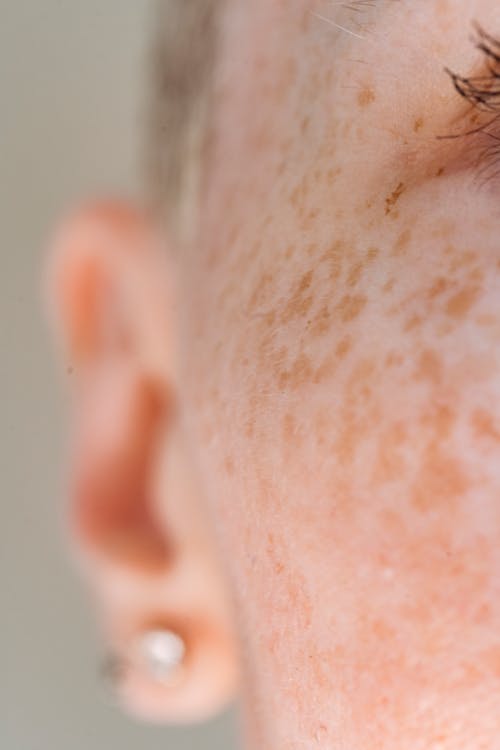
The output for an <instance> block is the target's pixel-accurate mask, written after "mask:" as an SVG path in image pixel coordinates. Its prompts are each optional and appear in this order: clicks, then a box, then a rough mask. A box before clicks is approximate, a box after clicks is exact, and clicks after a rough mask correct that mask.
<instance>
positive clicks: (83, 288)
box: [46, 204, 237, 722]
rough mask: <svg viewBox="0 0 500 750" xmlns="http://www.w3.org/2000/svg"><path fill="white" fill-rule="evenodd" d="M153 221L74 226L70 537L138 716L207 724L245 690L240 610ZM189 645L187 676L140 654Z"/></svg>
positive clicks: (61, 269) (57, 283) (64, 333)
mask: <svg viewBox="0 0 500 750" xmlns="http://www.w3.org/2000/svg"><path fill="white" fill-rule="evenodd" d="M162 244H163V243H162V241H161V238H160V237H158V236H157V235H156V234H155V232H154V231H153V230H152V228H151V226H150V225H149V223H148V221H147V220H146V219H145V217H144V216H142V215H140V214H138V213H137V212H135V211H134V210H133V209H131V208H129V207H126V206H123V205H118V204H99V205H95V206H91V207H89V208H86V209H85V210H83V211H81V212H79V213H78V214H76V215H74V216H73V217H72V218H71V219H70V220H69V221H67V222H66V223H65V224H64V226H63V227H62V228H61V230H60V232H59V233H58V236H57V238H56V241H55V243H54V247H53V250H52V252H51V254H50V257H49V259H48V266H47V274H46V297H47V307H48V310H49V315H50V320H51V324H52V328H53V330H54V332H55V333H56V339H57V341H58V342H59V350H60V352H61V357H62V360H63V364H64V370H65V372H66V373H67V380H68V384H69V393H70V395H71V397H72V401H73V419H72V439H71V449H70V456H69V463H70V468H69V473H68V484H69V494H70V499H71V503H70V506H71V510H70V513H69V521H70V523H69V527H70V531H71V536H72V540H73V544H74V548H75V550H76V551H77V553H78V554H77V556H78V559H79V561H80V563H81V566H82V569H83V571H84V572H85V574H86V576H87V577H88V579H89V581H90V583H91V585H92V587H93V589H94V591H95V592H96V595H97V600H98V602H99V608H100V613H101V620H102V624H103V627H104V630H105V634H106V638H107V639H108V640H109V641H110V643H111V647H112V649H113V651H114V652H115V653H117V654H118V656H119V659H120V660H121V663H122V664H126V665H127V669H126V670H121V672H122V682H121V686H120V694H121V695H122V697H123V699H124V701H125V703H126V704H127V705H128V707H129V708H130V709H131V710H132V711H133V712H135V713H136V714H138V715H139V716H142V717H145V718H149V719H153V720H167V721H173V722H177V721H181V722H184V721H195V720H201V719H205V718H207V717H208V716H210V715H211V714H212V713H214V712H216V711H217V710H219V709H220V708H222V707H223V706H224V705H225V704H226V703H227V702H228V701H229V700H230V699H231V698H232V697H233V693H234V689H235V683H236V673H237V667H236V662H237V659H236V656H235V646H234V637H233V631H232V627H231V622H232V620H231V616H230V607H229V605H228V601H227V597H226V587H225V583H224V580H223V577H222V575H221V567H220V566H219V564H218V560H217V556H216V553H215V548H214V545H213V543H212V536H211V534H210V530H209V526H208V523H207V522H206V519H205V518H204V516H203V512H202V504H201V503H200V487H199V483H198V482H197V479H196V471H195V468H196V467H195V464H194V461H193V460H192V459H191V457H190V453H189V445H188V443H187V441H186V439H185V436H184V434H183V430H182V419H181V417H182V408H181V407H182V405H181V404H180V403H179V401H178V394H177V388H176V383H177V382H178V380H177V372H176V364H177V358H176V342H175V331H176V321H175V319H174V311H175V308H176V306H175V293H176V290H177V285H176V282H175V275H174V271H173V265H172V264H171V263H170V262H169V261H168V260H167V254H166V251H165V250H164V248H163V247H162ZM159 628H160V629H161V628H164V629H168V630H174V632H176V633H177V634H178V635H179V636H180V637H181V638H182V640H183V641H184V643H185V647H186V658H185V662H184V664H183V669H182V679H180V680H176V682H175V685H174V684H168V685H167V684H164V683H160V681H158V680H157V679H155V678H154V676H153V675H152V673H151V671H150V670H149V671H148V669H147V663H146V661H145V660H143V661H141V659H140V658H136V657H137V653H138V651H137V644H138V643H140V642H141V639H142V637H143V636H144V635H145V634H147V633H148V631H150V630H158V629H159Z"/></svg>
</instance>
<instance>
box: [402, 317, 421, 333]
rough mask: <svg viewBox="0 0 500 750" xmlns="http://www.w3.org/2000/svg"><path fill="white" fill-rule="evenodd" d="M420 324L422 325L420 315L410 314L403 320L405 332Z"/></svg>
mask: <svg viewBox="0 0 500 750" xmlns="http://www.w3.org/2000/svg"><path fill="white" fill-rule="evenodd" d="M420 325H422V318H421V317H420V315H412V316H411V317H410V318H408V320H407V321H406V322H405V325H404V328H403V330H404V331H405V332H408V331H412V330H413V329H414V328H418V327H419V326H420Z"/></svg>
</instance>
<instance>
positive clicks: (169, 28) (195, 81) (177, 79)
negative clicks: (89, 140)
mask: <svg viewBox="0 0 500 750" xmlns="http://www.w3.org/2000/svg"><path fill="white" fill-rule="evenodd" d="M223 2H224V0H160V2H159V3H158V12H157V15H156V16H155V21H156V24H157V28H156V31H155V43H154V46H153V55H152V86H151V102H150V105H149V117H150V123H149V129H148V131H149V132H148V139H147V168H148V183H149V185H150V187H151V199H152V207H153V210H154V212H155V214H157V216H158V217H159V218H160V220H161V221H162V222H163V221H165V222H166V224H167V227H168V231H169V233H173V234H175V235H180V236H181V237H182V238H186V237H187V236H189V235H190V234H191V233H192V231H193V228H194V225H195V219H196V213H197V205H198V197H199V191H200V180H201V175H202V166H203V163H204V162H205V156H206V150H207V143H208V138H209V134H210V122H209V117H210V110H211V99H212V93H213V80H214V69H215V63H216V51H217V43H218V33H217V32H218V27H219V24H218V19H219V15H220V9H221V6H222V4H223Z"/></svg>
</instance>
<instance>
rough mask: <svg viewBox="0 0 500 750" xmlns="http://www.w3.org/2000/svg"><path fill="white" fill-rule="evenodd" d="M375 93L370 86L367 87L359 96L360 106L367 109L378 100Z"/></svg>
mask: <svg viewBox="0 0 500 750" xmlns="http://www.w3.org/2000/svg"><path fill="white" fill-rule="evenodd" d="M376 98H377V97H376V96H375V92H374V90H373V89H372V88H370V87H369V86H365V87H364V88H363V89H362V90H361V91H360V92H359V94H358V104H359V106H360V107H367V106H368V105H369V104H373V102H374V101H375V100H376Z"/></svg>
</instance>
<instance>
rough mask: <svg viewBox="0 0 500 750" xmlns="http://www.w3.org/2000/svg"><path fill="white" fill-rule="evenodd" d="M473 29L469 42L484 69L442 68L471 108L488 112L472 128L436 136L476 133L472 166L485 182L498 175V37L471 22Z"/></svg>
mask: <svg viewBox="0 0 500 750" xmlns="http://www.w3.org/2000/svg"><path fill="white" fill-rule="evenodd" d="M474 30H475V37H474V38H473V42H474V44H475V46H476V48H477V49H478V50H479V51H480V52H482V54H483V55H484V57H485V63H486V73H485V74H483V75H477V76H471V77H469V78H467V77H464V76H460V75H458V74H457V73H454V72H453V71H452V70H450V69H449V68H446V69H445V70H446V73H447V74H448V75H449V76H450V79H451V81H452V83H453V86H454V87H455V90H456V91H457V93H458V94H459V95H460V96H461V97H462V98H463V99H465V101H467V102H469V104H471V105H472V107H473V108H474V109H475V110H478V111H479V112H481V113H490V114H491V115H492V116H491V117H490V118H489V119H488V120H487V122H483V124H481V125H479V126H477V127H474V128H473V129H472V130H468V131H466V132H465V133H463V132H462V133H460V134H453V135H448V136H440V140H442V139H448V138H463V137H467V136H477V137H478V138H479V141H478V144H477V160H476V166H477V168H478V171H479V175H480V177H481V178H482V180H484V181H485V182H489V181H490V180H491V179H494V180H496V179H499V178H500V39H496V38H495V37H493V36H491V35H490V34H487V33H486V31H485V30H484V29H483V28H482V27H481V26H480V25H479V24H474Z"/></svg>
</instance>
